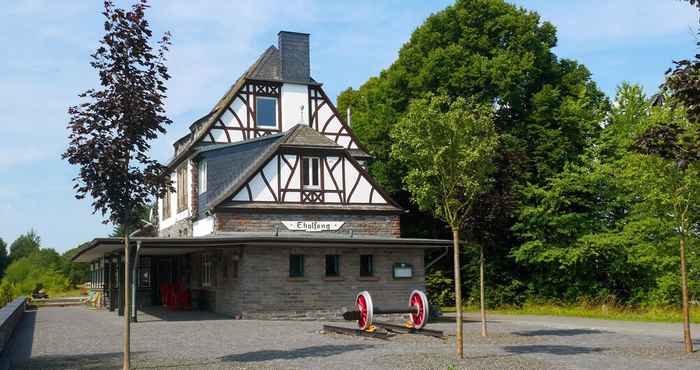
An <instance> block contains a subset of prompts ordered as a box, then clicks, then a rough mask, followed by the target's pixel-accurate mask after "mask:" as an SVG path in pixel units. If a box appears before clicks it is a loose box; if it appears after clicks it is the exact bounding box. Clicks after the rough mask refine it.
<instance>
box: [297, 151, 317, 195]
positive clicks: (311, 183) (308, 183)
mask: <svg viewBox="0 0 700 370" xmlns="http://www.w3.org/2000/svg"><path fill="white" fill-rule="evenodd" d="M301 166H302V168H301V172H302V177H303V183H302V185H304V188H305V189H318V188H319V187H320V180H319V179H320V177H321V175H320V173H321V171H320V167H321V160H320V159H319V158H318V157H303V158H302V162H301Z"/></svg>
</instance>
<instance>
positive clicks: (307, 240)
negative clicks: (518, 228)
mask: <svg viewBox="0 0 700 370" xmlns="http://www.w3.org/2000/svg"><path fill="white" fill-rule="evenodd" d="M131 240H132V241H133V243H134V244H135V243H136V242H137V241H141V250H140V252H139V253H140V254H141V255H178V254H188V253H193V252H197V251H202V250H205V249H208V248H232V247H241V246H252V247H265V248H270V247H273V248H274V247H346V248H347V247H350V248H406V249H415V248H421V249H423V248H444V247H449V246H450V245H452V241H451V240H442V239H418V238H389V237H372V236H353V235H350V234H330V233H313V232H295V233H289V232H286V233H285V232H280V233H278V234H277V235H274V234H272V233H269V232H267V233H254V232H249V233H222V234H215V235H211V236H203V237H196V238H159V237H134V238H131ZM123 248H124V240H123V239H122V238H96V239H93V240H92V241H91V242H90V243H89V244H88V245H86V246H85V247H83V248H82V249H81V250H79V251H78V253H76V255H75V256H74V257H73V261H74V262H91V261H94V260H96V259H97V258H99V257H102V256H103V255H105V254H118V253H120V252H121V251H122V250H123Z"/></svg>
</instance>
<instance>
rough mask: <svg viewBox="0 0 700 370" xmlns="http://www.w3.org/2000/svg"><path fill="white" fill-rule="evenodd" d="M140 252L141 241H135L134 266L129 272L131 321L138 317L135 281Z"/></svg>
mask: <svg viewBox="0 0 700 370" xmlns="http://www.w3.org/2000/svg"><path fill="white" fill-rule="evenodd" d="M140 252H141V241H140V240H137V241H136V252H135V253H134V267H132V270H131V271H132V274H131V288H132V289H131V322H138V317H137V313H136V284H137V283H136V281H137V274H138V271H137V270H138V266H139V253H140Z"/></svg>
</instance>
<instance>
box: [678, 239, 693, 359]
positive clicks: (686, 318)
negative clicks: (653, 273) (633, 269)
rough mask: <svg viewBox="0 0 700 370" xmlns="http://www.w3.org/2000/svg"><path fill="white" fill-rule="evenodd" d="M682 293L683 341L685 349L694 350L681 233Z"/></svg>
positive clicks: (690, 351) (683, 240) (686, 272)
mask: <svg viewBox="0 0 700 370" xmlns="http://www.w3.org/2000/svg"><path fill="white" fill-rule="evenodd" d="M680 244H681V294H682V296H683V343H684V344H685V351H686V352H688V353H692V352H693V338H692V337H691V336H690V312H689V310H688V271H687V270H686V267H685V235H683V234H682V235H681V241H680Z"/></svg>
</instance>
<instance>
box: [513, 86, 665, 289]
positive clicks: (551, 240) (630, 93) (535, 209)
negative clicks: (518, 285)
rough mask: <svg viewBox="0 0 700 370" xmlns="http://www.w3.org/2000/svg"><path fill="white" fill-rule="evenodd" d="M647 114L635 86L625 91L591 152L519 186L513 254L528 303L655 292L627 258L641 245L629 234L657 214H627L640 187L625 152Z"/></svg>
mask: <svg viewBox="0 0 700 370" xmlns="http://www.w3.org/2000/svg"><path fill="white" fill-rule="evenodd" d="M650 109H651V105H650V103H649V101H648V99H647V98H646V96H645V95H644V93H643V92H642V90H641V88H640V87H639V86H632V85H629V84H623V85H622V86H621V87H620V88H619V89H618V93H617V96H616V101H615V104H614V108H613V109H612V111H611V112H610V114H609V115H608V117H607V120H606V122H607V124H606V125H605V128H604V129H603V131H602V133H601V135H600V137H599V138H598V139H597V140H596V141H595V142H594V144H595V145H591V146H590V147H589V148H588V149H587V151H586V152H585V153H584V154H583V155H582V156H581V158H580V160H578V161H577V162H576V163H570V164H569V165H567V166H566V167H565V168H564V170H563V171H562V172H561V173H559V174H557V175H555V176H552V177H551V178H550V179H548V180H547V182H546V183H544V184H542V185H536V184H529V185H527V186H525V187H523V190H522V194H523V202H522V206H521V207H520V208H519V209H518V212H517V216H518V220H517V222H516V223H515V224H514V226H513V230H514V231H515V232H516V234H517V235H518V236H519V238H520V239H521V240H522V241H523V242H522V243H521V244H520V245H517V246H515V247H514V248H513V249H512V251H511V255H512V256H513V257H515V259H516V262H518V263H519V264H522V265H524V266H527V267H528V269H529V270H530V280H529V292H528V293H529V295H530V296H537V297H546V298H549V299H556V300H564V301H566V302H573V301H576V300H577V299H580V298H582V297H592V298H596V299H604V300H609V299H614V300H617V299H623V300H629V299H630V298H631V297H633V296H635V295H641V293H642V292H647V291H648V288H649V287H650V286H651V285H653V281H654V279H653V275H648V274H647V272H648V271H649V269H648V268H647V267H648V265H645V264H644V265H640V264H639V263H638V262H640V261H642V259H636V260H635V259H632V258H630V256H633V255H637V254H638V253H639V252H638V251H635V244H634V243H633V242H632V241H639V239H640V238H639V237H633V236H634V233H632V232H631V230H633V229H635V228H636V229H635V230H636V231H637V232H638V231H639V230H640V229H639V228H642V229H645V228H647V227H649V226H650V225H651V224H650V223H648V221H649V220H648V219H647V217H655V215H649V214H644V215H642V214H641V213H639V212H637V213H635V214H634V215H632V213H631V212H632V210H633V206H634V204H635V199H636V198H637V197H636V196H635V194H634V193H633V191H631V189H637V187H636V186H633V185H632V184H631V181H630V180H634V176H632V177H631V178H628V177H626V176H625V169H626V168H627V167H629V161H630V159H629V155H630V153H629V147H630V145H632V143H633V141H634V138H635V136H636V134H637V133H638V132H640V130H642V129H643V128H644V126H645V125H646V124H647V122H648V119H649V114H650ZM643 225H646V226H643ZM633 226H634V227H633ZM628 233H632V235H629V234H628ZM646 252H650V250H649V249H646ZM650 279H651V283H650V284H648V285H644V284H640V282H642V281H647V282H648V281H650ZM642 287H644V289H641V288H642ZM640 289H641V290H640Z"/></svg>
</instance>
